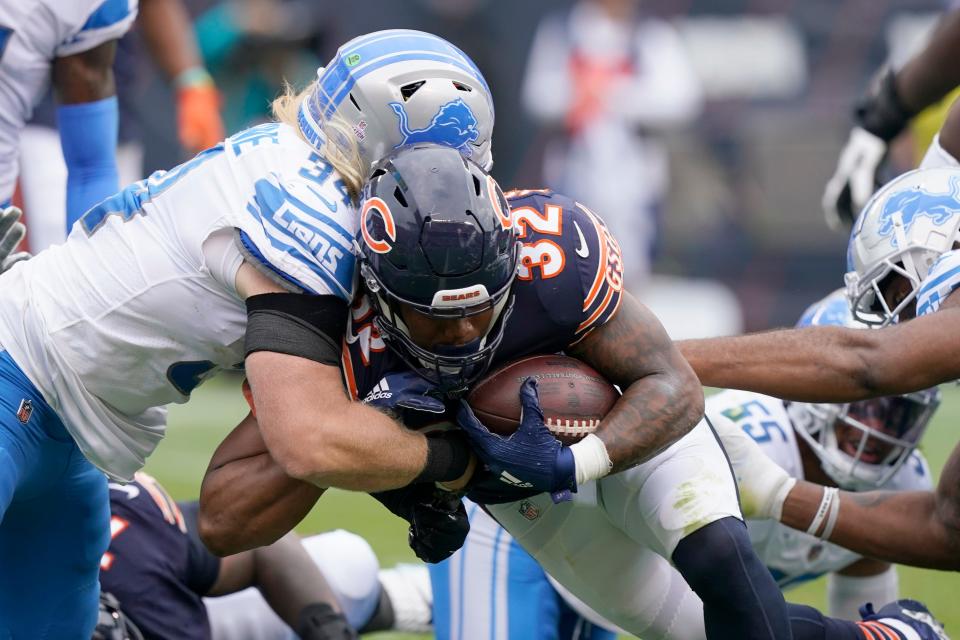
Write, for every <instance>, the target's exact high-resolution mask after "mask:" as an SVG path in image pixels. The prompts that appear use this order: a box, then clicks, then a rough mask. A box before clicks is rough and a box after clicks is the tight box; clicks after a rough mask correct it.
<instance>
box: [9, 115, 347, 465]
mask: <svg viewBox="0 0 960 640" xmlns="http://www.w3.org/2000/svg"><path fill="white" fill-rule="evenodd" d="M355 225H356V212H355V210H354V208H353V206H352V205H351V204H350V201H349V198H348V196H347V191H346V187H345V186H344V184H343V182H342V181H341V180H340V179H339V177H338V174H337V173H336V172H335V171H334V170H333V168H332V167H331V166H330V165H329V164H328V163H326V162H325V161H323V160H322V159H321V158H320V156H319V155H318V154H317V153H316V152H315V151H314V149H313V148H312V147H311V146H309V145H308V144H307V143H306V142H303V141H302V140H301V139H300V138H299V137H298V135H297V133H296V131H295V130H294V129H292V128H290V127H288V126H286V125H282V124H267V125H261V126H259V127H254V128H253V129H248V130H246V131H242V132H240V133H238V134H236V135H234V136H233V137H231V138H229V139H227V140H226V141H225V142H224V143H222V144H220V145H218V146H216V147H214V148H212V149H209V150H207V151H205V152H203V153H202V154H200V155H199V156H197V157H196V158H194V159H193V160H190V161H189V162H186V163H184V164H182V165H180V166H178V167H176V168H174V169H172V170H170V171H159V172H157V173H154V174H153V175H152V176H150V177H149V178H147V179H146V180H143V181H141V182H138V183H134V184H133V185H131V186H129V187H127V188H126V189H124V190H123V191H121V192H120V193H118V194H116V195H115V196H112V197H110V198H108V199H106V200H104V201H103V202H102V203H100V204H99V205H97V206H96V207H94V208H92V209H90V211H88V212H87V213H86V214H85V216H84V217H83V218H82V219H81V220H80V221H79V223H78V224H77V225H76V226H75V227H74V228H73V231H72V232H71V234H70V236H69V237H68V239H67V242H66V243H64V244H62V245H59V246H55V247H52V248H51V249H48V250H47V251H44V252H41V253H40V254H39V255H37V256H36V257H35V258H33V259H32V260H29V261H27V262H24V263H21V264H19V265H17V266H16V267H14V268H13V269H11V270H10V271H9V272H7V273H5V274H3V276H0V345H2V346H3V348H4V349H6V350H7V351H9V352H10V355H11V356H12V357H13V359H14V360H15V361H16V362H17V364H18V365H19V366H20V367H21V368H22V369H23V371H24V372H25V373H26V375H27V376H28V377H29V378H30V380H31V381H32V382H33V383H34V384H35V385H36V386H37V388H38V389H40V391H41V392H42V393H43V395H44V397H45V398H46V400H47V401H48V402H49V403H50V405H51V406H52V407H53V408H54V409H55V410H56V411H57V412H58V413H59V415H60V416H61V417H62V418H63V421H64V423H65V424H66V426H67V428H68V429H69V431H70V433H71V434H72V435H73V437H74V439H76V441H77V444H78V445H79V446H80V449H81V450H82V451H83V452H84V454H85V455H86V456H87V457H88V458H89V459H90V461H91V462H93V463H94V464H95V465H97V466H98V467H100V468H101V469H102V470H103V471H105V472H106V473H107V474H108V475H110V476H111V477H114V478H118V479H122V480H128V479H130V478H131V477H132V476H133V473H134V471H136V470H137V469H139V468H140V467H141V466H142V465H143V463H144V460H145V458H146V457H147V456H148V455H149V454H150V453H151V451H153V449H154V447H155V446H156V444H157V442H158V441H159V440H160V439H161V438H162V437H163V434H164V431H165V415H164V413H165V411H164V409H163V408H162V407H163V405H166V404H167V403H170V402H186V400H187V399H188V397H189V394H190V392H191V391H192V390H193V388H194V387H196V386H197V385H198V384H199V383H200V382H201V381H202V380H204V379H205V378H206V377H208V376H210V375H211V374H213V373H214V372H216V371H217V370H219V369H222V368H230V367H238V366H240V365H241V364H242V362H243V359H244V351H243V338H244V333H245V329H246V319H247V316H246V309H245V305H244V303H243V301H242V300H241V299H240V297H239V296H238V294H237V292H236V291H235V289H234V279H235V275H236V271H237V269H238V268H239V266H240V263H241V261H242V259H241V251H242V252H243V253H244V254H245V255H246V256H247V259H248V260H250V261H251V262H253V263H254V264H255V265H258V266H260V267H261V269H262V270H263V271H264V272H265V273H267V274H268V275H271V276H273V277H274V278H275V279H276V280H277V281H278V282H280V283H282V284H284V285H286V286H287V287H288V288H289V289H291V290H295V291H304V292H308V293H316V294H335V295H337V296H339V297H341V298H343V299H345V300H349V299H350V298H351V297H352V288H353V282H354V258H353V255H352V253H351V245H352V241H353V234H354V231H355ZM234 237H236V242H234ZM238 247H239V248H238Z"/></svg>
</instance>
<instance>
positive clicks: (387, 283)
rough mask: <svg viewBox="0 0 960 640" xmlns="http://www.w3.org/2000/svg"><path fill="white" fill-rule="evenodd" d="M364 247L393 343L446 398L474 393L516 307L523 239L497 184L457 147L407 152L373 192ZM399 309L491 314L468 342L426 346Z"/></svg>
mask: <svg viewBox="0 0 960 640" xmlns="http://www.w3.org/2000/svg"><path fill="white" fill-rule="evenodd" d="M357 249H358V251H357V253H358V255H359V263H360V275H361V278H362V280H363V283H364V285H365V286H366V288H367V290H368V291H369V293H370V294H371V295H370V298H371V304H372V305H373V306H374V309H375V311H376V312H377V319H376V323H377V328H378V330H379V332H380V334H381V335H382V336H383V338H384V340H385V341H386V343H387V345H388V346H389V347H390V348H391V349H392V350H394V351H395V352H396V353H397V354H398V355H400V356H401V357H402V358H403V359H404V360H405V361H406V362H407V364H408V365H410V366H411V367H412V368H414V369H416V370H418V371H420V373H421V375H423V376H424V377H426V378H427V379H429V380H430V381H431V382H433V383H435V384H437V385H439V386H440V388H441V389H442V390H444V391H446V392H448V393H456V392H459V391H463V390H465V389H466V387H467V385H468V384H469V383H470V382H471V381H473V380H476V379H477V378H479V377H480V376H481V375H482V374H483V373H484V372H485V371H486V369H487V368H488V367H489V365H490V362H491V361H492V359H493V355H494V352H495V351H496V349H497V346H498V345H499V344H500V342H501V340H502V338H503V329H504V325H505V322H506V319H507V318H508V317H509V315H510V312H511V309H512V306H513V296H512V295H511V293H510V288H511V285H512V284H513V281H514V278H515V277H516V274H517V266H518V260H519V241H518V237H517V234H516V232H515V231H514V227H513V223H512V220H511V216H510V208H509V205H508V204H507V201H506V198H505V197H504V195H503V192H502V191H501V190H500V187H499V186H498V185H497V183H496V182H495V181H494V180H493V178H492V177H491V176H490V175H489V174H487V173H486V172H485V171H484V170H483V169H481V168H480V167H479V166H477V165H476V164H475V163H473V162H472V161H470V160H468V159H466V158H464V157H463V156H462V155H461V154H460V153H459V152H457V151H456V150H455V149H452V148H450V147H445V146H441V145H436V144H417V145H412V146H409V147H405V148H403V149H401V150H400V151H398V152H396V153H394V154H392V155H390V156H388V157H387V158H385V159H384V160H382V161H381V162H380V163H378V164H377V166H376V167H375V168H374V171H373V174H372V177H371V178H370V180H369V181H368V183H367V185H366V186H365V187H364V191H363V194H362V197H361V208H360V224H359V231H358V234H357ZM400 305H404V306H405V307H407V308H408V309H409V310H410V312H411V313H420V314H423V315H425V316H428V317H430V318H434V319H457V318H465V317H471V316H476V315H478V314H481V313H485V312H488V311H492V315H491V320H490V322H489V324H488V325H487V328H486V331H485V332H484V333H483V334H482V335H481V336H480V337H478V338H477V339H475V340H472V341H470V342H469V343H467V344H463V345H458V346H456V347H440V346H429V345H427V346H423V345H418V344H416V343H415V342H414V341H413V339H412V337H411V334H410V330H409V328H408V327H407V324H406V323H405V322H404V320H403V318H402V315H401V312H400V309H401V307H400Z"/></svg>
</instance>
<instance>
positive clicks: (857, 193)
mask: <svg viewBox="0 0 960 640" xmlns="http://www.w3.org/2000/svg"><path fill="white" fill-rule="evenodd" d="M886 155H887V143H886V142H884V141H883V139H882V138H879V137H878V136H875V135H873V134H872V133H870V132H869V131H867V130H866V129H863V128H861V127H854V128H853V129H852V130H851V131H850V138H849V139H847V144H846V145H845V146H844V147H843V151H841V152H840V160H839V161H838V162H837V169H836V171H834V173H833V177H831V178H830V181H829V182H827V186H826V188H825V189H824V190H823V199H822V200H821V205H822V206H823V215H824V217H825V218H826V219H827V225H828V226H829V227H830V228H831V229H834V230H844V231H845V230H847V229H849V228H850V227H851V226H852V225H853V222H854V220H856V218H857V215H859V213H860V210H861V209H863V206H864V205H865V204H867V200H869V199H870V196H872V195H873V192H874V191H875V190H876V188H877V171H878V170H879V168H880V165H881V163H882V162H883V159H884V157H885V156H886Z"/></svg>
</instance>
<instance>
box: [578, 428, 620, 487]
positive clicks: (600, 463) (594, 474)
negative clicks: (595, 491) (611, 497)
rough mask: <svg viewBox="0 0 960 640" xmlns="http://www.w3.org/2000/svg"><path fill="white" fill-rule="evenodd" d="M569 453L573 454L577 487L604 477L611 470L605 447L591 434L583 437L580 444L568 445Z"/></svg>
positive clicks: (611, 466) (601, 441)
mask: <svg viewBox="0 0 960 640" xmlns="http://www.w3.org/2000/svg"><path fill="white" fill-rule="evenodd" d="M570 453H572V454H573V462H574V467H575V469H576V475H577V486H578V487H579V486H580V485H582V484H584V483H585V482H590V481H591V480H598V479H600V478H602V477H604V476H605V475H607V474H608V473H610V469H612V468H613V463H612V462H611V461H610V455H609V454H608V453H607V445H605V444H603V440H601V439H600V438H598V437H597V436H596V435H594V434H592V433H590V434H587V435H586V436H584V438H583V439H582V440H581V441H580V442H577V443H576V444H572V445H570Z"/></svg>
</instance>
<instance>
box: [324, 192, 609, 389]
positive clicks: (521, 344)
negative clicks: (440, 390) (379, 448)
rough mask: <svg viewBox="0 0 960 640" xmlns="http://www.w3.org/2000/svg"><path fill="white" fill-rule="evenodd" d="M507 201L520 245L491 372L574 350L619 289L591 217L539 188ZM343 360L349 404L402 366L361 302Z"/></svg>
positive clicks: (604, 233)
mask: <svg viewBox="0 0 960 640" xmlns="http://www.w3.org/2000/svg"><path fill="white" fill-rule="evenodd" d="M506 196H507V200H508V202H509V203H510V207H511V210H512V214H513V221H514V224H515V225H517V226H518V227H519V229H520V239H521V243H522V246H521V251H520V268H519V270H518V274H517V280H516V281H515V283H514V285H513V290H512V293H513V295H514V307H513V313H512V314H511V315H510V317H509V318H508V320H507V324H506V329H505V331H504V337H503V342H502V343H501V345H500V348H499V349H498V350H497V353H496V356H495V358H494V361H493V366H496V365H498V364H501V363H504V362H508V361H511V360H516V359H517V358H521V357H523V356H526V355H531V354H538V353H543V354H549V353H557V352H561V351H564V350H565V349H567V348H569V347H570V346H572V345H574V344H576V343H577V342H578V341H580V340H582V339H583V338H584V337H586V336H587V335H588V334H589V333H590V332H591V331H593V330H594V329H596V328H597V327H599V326H601V325H603V324H604V323H605V322H607V321H608V320H609V319H610V318H612V317H613V315H614V314H615V313H616V311H617V309H618V308H619V306H620V296H621V292H622V289H623V268H622V264H621V256H620V248H619V246H618V245H617V242H616V240H615V239H614V238H613V236H612V235H611V234H610V232H609V231H608V230H607V228H606V226H605V225H604V223H603V221H602V220H601V219H600V218H599V217H598V216H597V215H596V214H594V213H593V212H591V211H590V210H589V209H587V208H586V207H584V206H583V205H581V204H579V203H577V202H575V201H574V200H572V199H571V198H568V197H566V196H563V195H560V194H557V193H553V192H552V191H549V190H545V189H544V190H536V191H510V192H508V193H507V194H506ZM342 359H343V363H342V364H343V374H344V378H345V380H346V384H347V388H348V389H349V391H350V393H351V395H352V396H353V397H354V398H355V399H362V398H363V397H364V396H366V395H367V393H369V392H370V391H371V390H372V389H373V387H374V386H375V385H376V384H377V383H378V382H379V381H380V379H381V378H382V377H383V376H384V374H386V373H390V372H394V371H399V370H402V369H404V368H406V365H405V364H404V363H403V361H402V360H401V359H400V358H399V357H397V356H395V355H393V353H392V352H390V351H388V350H387V348H386V345H385V344H384V342H383V339H382V338H381V337H380V335H379V333H378V332H377V330H376V327H374V326H373V310H372V309H371V307H370V303H369V301H368V300H367V298H366V296H359V297H358V298H357V300H356V301H355V302H354V304H353V307H352V309H351V315H350V322H349V323H348V327H347V333H346V336H345V338H344V348H343V358H342Z"/></svg>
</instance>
